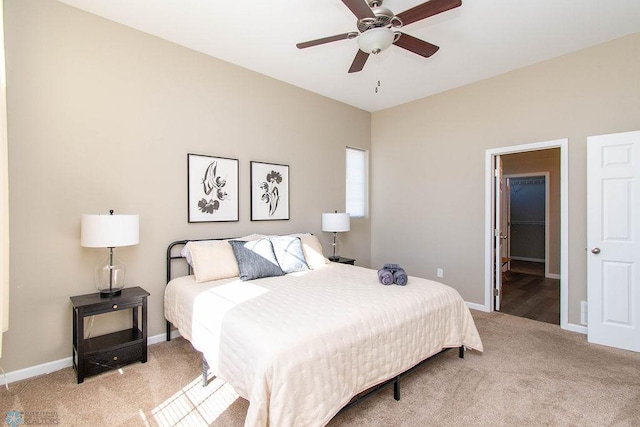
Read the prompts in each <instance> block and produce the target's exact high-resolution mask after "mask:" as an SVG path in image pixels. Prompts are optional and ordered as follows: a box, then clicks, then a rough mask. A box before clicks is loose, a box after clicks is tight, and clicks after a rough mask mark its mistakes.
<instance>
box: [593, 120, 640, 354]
mask: <svg viewBox="0 0 640 427" xmlns="http://www.w3.org/2000/svg"><path fill="white" fill-rule="evenodd" d="M587 244H588V247H587V276H588V277H587V280H588V286H587V287H588V291H587V299H588V311H587V319H588V340H589V342H593V343H597V344H603V345H608V346H611V347H618V348H623V349H627V350H633V351H640V132H627V133H620V134H613V135H602V136H594V137H589V138H588V139H587Z"/></svg>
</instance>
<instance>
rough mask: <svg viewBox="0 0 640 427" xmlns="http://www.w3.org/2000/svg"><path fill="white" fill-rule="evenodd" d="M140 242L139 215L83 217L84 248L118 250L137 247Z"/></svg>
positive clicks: (82, 235) (81, 240)
mask: <svg viewBox="0 0 640 427" xmlns="http://www.w3.org/2000/svg"><path fill="white" fill-rule="evenodd" d="M139 241H140V231H139V221H138V215H109V214H106V215H87V214H84V215H82V231H81V237H80V244H81V245H82V246H85V247H88V248H117V247H120V246H130V245H137V244H138V242H139Z"/></svg>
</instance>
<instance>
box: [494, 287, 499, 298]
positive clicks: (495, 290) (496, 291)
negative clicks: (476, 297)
mask: <svg viewBox="0 0 640 427" xmlns="http://www.w3.org/2000/svg"><path fill="white" fill-rule="evenodd" d="M498 295H500V291H499V290H498V288H493V296H494V297H497V296H498Z"/></svg>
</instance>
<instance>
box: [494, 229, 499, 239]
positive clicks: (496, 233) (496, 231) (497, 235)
mask: <svg viewBox="0 0 640 427" xmlns="http://www.w3.org/2000/svg"><path fill="white" fill-rule="evenodd" d="M493 237H500V230H498V229H497V228H496V229H495V230H493Z"/></svg>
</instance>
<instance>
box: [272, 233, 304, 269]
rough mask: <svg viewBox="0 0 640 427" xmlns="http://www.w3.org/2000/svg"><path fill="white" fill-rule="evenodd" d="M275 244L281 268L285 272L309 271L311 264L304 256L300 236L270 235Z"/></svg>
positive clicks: (274, 248)
mask: <svg viewBox="0 0 640 427" xmlns="http://www.w3.org/2000/svg"><path fill="white" fill-rule="evenodd" d="M269 240H271V243H272V244H273V252H274V253H275V254H276V259H277V260H278V264H280V268H281V269H282V271H284V272H285V273H294V272H296V271H307V270H308V269H309V265H307V260H306V259H305V258H304V252H303V251H302V242H301V241H300V238H298V237H293V236H272V237H269Z"/></svg>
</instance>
